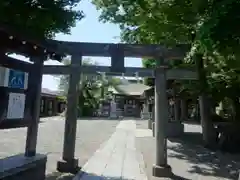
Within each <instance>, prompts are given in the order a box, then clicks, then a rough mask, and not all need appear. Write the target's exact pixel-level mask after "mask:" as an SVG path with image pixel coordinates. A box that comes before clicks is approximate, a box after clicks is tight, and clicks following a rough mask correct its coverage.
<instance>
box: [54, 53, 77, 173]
mask: <svg viewBox="0 0 240 180" xmlns="http://www.w3.org/2000/svg"><path fill="white" fill-rule="evenodd" d="M81 63H82V56H81V54H73V55H72V58H71V67H72V71H71V73H70V78H69V89H68V96H67V111H66V120H65V132H64V143H63V154H62V161H58V163H57V170H58V171H60V172H70V173H77V172H78V171H79V170H80V168H79V166H78V160H77V159H75V158H74V153H75V141H76V129H77V114H78V112H77V109H78V108H77V105H78V98H77V97H78V88H79V82H80V73H79V72H80V68H81Z"/></svg>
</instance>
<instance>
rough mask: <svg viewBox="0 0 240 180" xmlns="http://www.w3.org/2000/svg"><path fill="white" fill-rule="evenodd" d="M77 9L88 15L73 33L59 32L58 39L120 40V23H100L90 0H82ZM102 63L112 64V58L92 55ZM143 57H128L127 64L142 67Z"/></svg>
mask: <svg viewBox="0 0 240 180" xmlns="http://www.w3.org/2000/svg"><path fill="white" fill-rule="evenodd" d="M77 9H80V10H82V11H83V12H84V13H85V15H86V17H85V18H84V19H82V20H81V21H80V22H78V23H77V25H76V27H74V28H72V31H71V35H64V34H59V35H57V36H56V39H57V40H65V41H82V42H105V43H117V42H119V41H120V40H119V35H120V30H119V27H118V25H115V24H109V23H100V22H99V21H98V17H99V15H100V12H98V11H97V10H96V8H95V6H94V5H93V4H91V2H89V0H82V1H81V3H80V4H79V5H78V7H77ZM91 59H93V60H94V61H97V62H98V63H99V64H101V65H110V58H101V57H92V58H91ZM141 65H142V64H141V59H139V58H126V59H125V66H127V67H129V66H132V67H141Z"/></svg>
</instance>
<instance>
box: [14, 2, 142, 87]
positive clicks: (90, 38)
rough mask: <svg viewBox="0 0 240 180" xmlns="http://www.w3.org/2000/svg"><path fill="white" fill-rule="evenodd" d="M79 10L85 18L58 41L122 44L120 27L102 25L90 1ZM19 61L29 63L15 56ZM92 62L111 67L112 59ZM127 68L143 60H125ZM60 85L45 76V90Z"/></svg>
mask: <svg viewBox="0 0 240 180" xmlns="http://www.w3.org/2000/svg"><path fill="white" fill-rule="evenodd" d="M77 9H79V10H82V11H83V12H84V13H85V18H84V19H82V20H81V21H80V22H77V24H76V27H74V28H72V30H71V34H69V35H66V34H57V35H56V39H57V40H62V41H79V42H106V43H117V42H120V40H119V35H120V29H119V27H118V25H115V24H109V23H101V22H99V21H98V18H99V15H100V12H98V11H97V10H96V8H95V6H94V5H93V4H91V2H90V1H89V0H82V1H81V3H79V5H78V6H77ZM13 57H16V58H18V59H21V60H24V61H28V59H26V58H24V57H21V56H15V55H13ZM90 58H91V60H92V61H94V62H97V63H98V64H99V65H105V66H110V58H103V57H90ZM45 64H48V65H49V64H51V65H55V64H56V65H58V64H60V63H59V62H57V61H52V60H49V61H46V62H45ZM125 66H126V67H141V66H142V63H141V59H139V58H125ZM58 84H59V78H56V77H53V76H51V75H44V76H43V83H42V87H43V88H48V89H51V90H57V89H58Z"/></svg>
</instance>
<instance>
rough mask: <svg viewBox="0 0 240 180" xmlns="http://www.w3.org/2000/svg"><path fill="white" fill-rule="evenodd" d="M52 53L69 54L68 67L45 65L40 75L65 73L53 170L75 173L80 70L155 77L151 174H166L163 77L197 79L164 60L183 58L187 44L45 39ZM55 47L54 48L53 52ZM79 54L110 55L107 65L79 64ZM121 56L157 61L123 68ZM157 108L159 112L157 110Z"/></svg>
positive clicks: (76, 165) (83, 71)
mask: <svg viewBox="0 0 240 180" xmlns="http://www.w3.org/2000/svg"><path fill="white" fill-rule="evenodd" d="M48 43H50V44H51V46H52V47H53V48H54V49H55V52H61V53H63V52H64V53H65V54H67V55H71V64H70V65H68V66H54V65H45V66H44V68H43V74H69V75H70V79H69V90H68V97H67V101H68V104H67V112H66V122H65V133H64V145H63V146H64V147H63V155H62V161H59V162H58V165H57V169H58V170H59V171H61V172H76V171H77V170H78V169H79V167H78V160H77V159H75V157H74V152H75V140H76V126H77V104H78V103H77V98H76V96H77V92H78V91H77V88H78V83H79V81H80V75H81V73H89V74H95V73H99V72H105V73H106V75H110V76H116V75H121V74H122V73H124V74H125V75H126V76H135V74H136V72H138V76H139V77H155V112H156V115H155V122H156V160H155V164H154V165H153V175H154V176H157V177H164V176H169V175H170V174H171V167H170V166H169V165H168V163H167V140H166V132H165V129H166V128H165V127H166V125H167V122H168V108H167V107H168V100H167V94H166V88H167V87H166V80H168V79H197V74H196V72H194V71H191V70H184V69H168V65H167V60H174V59H178V60H179V59H183V58H184V57H185V54H186V52H187V51H188V50H189V46H188V45H179V46H176V47H174V48H167V47H164V46H161V45H137V44H107V43H85V42H62V41H49V42H48ZM56 50H57V51H56ZM83 56H102V57H106V56H108V57H111V67H106V66H82V65H81V63H82V57H83ZM124 57H151V58H155V59H156V61H157V67H156V69H146V68H136V67H125V66H124ZM160 110H161V113H160V112H159V111H160Z"/></svg>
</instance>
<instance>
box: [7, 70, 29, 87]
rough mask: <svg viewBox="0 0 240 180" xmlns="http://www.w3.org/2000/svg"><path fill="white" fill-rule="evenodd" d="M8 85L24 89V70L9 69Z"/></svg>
mask: <svg viewBox="0 0 240 180" xmlns="http://www.w3.org/2000/svg"><path fill="white" fill-rule="evenodd" d="M8 77H9V78H8V87H10V88H20V89H24V84H25V72H22V71H16V70H13V69H9V76H8Z"/></svg>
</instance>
